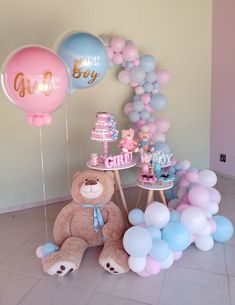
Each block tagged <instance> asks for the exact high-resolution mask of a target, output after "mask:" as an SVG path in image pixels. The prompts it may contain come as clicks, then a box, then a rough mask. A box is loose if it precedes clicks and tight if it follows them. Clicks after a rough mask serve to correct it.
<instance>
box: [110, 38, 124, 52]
mask: <svg viewBox="0 0 235 305" xmlns="http://www.w3.org/2000/svg"><path fill="white" fill-rule="evenodd" d="M110 46H111V48H112V49H113V51H114V52H121V51H122V49H123V47H124V46H125V39H124V38H123V37H113V38H112V40H111V42H110Z"/></svg>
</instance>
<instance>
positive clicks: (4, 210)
mask: <svg viewBox="0 0 235 305" xmlns="http://www.w3.org/2000/svg"><path fill="white" fill-rule="evenodd" d="M135 186H136V185H135V184H126V185H124V186H123V189H128V188H132V187H135ZM71 199H72V197H71V196H64V197H59V198H53V199H50V200H47V201H46V205H49V204H54V203H59V202H63V201H69V200H71ZM44 205H45V202H44V201H36V202H29V203H25V204H18V205H11V206H9V207H5V208H0V214H5V213H10V212H16V211H21V210H26V209H31V208H36V207H40V206H44Z"/></svg>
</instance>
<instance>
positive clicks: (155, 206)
mask: <svg viewBox="0 0 235 305" xmlns="http://www.w3.org/2000/svg"><path fill="white" fill-rule="evenodd" d="M144 220H145V224H147V225H153V226H157V227H158V228H159V229H161V228H163V227H164V226H165V225H166V224H167V223H168V222H169V220H170V212H169V209H168V208H167V207H166V206H165V205H164V204H162V203H160V202H157V201H155V202H152V203H151V204H150V205H149V206H148V207H147V209H146V210H145V213H144Z"/></svg>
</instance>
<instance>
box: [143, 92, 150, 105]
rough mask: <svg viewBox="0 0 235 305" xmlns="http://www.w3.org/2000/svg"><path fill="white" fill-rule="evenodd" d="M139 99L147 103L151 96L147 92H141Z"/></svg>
mask: <svg viewBox="0 0 235 305" xmlns="http://www.w3.org/2000/svg"><path fill="white" fill-rule="evenodd" d="M140 99H141V101H142V102H143V103H144V104H148V103H149V102H150V100H151V96H150V94H148V93H144V94H142V95H141V98H140Z"/></svg>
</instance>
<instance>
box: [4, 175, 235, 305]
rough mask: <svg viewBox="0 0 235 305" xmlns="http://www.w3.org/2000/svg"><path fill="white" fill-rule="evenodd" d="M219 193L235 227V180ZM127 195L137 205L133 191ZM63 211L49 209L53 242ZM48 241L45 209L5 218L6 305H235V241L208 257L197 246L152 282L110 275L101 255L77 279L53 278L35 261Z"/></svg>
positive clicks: (89, 259) (90, 255) (223, 183)
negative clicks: (57, 218) (39, 248)
mask: <svg viewBox="0 0 235 305" xmlns="http://www.w3.org/2000/svg"><path fill="white" fill-rule="evenodd" d="M217 188H218V189H219V191H220V192H221V193H222V202H221V204H220V212H219V214H222V215H225V216H227V217H229V218H230V219H231V220H232V222H233V223H234V224H235V180H229V179H226V178H222V177H219V183H218V186H217ZM126 195H127V198H128V203H134V202H135V200H136V196H137V193H136V192H134V191H133V189H131V190H128V191H126ZM63 205H64V204H63V203H60V204H56V205H50V206H48V207H47V214H48V228H49V235H50V238H51V230H52V226H53V220H54V218H55V216H56V214H57V213H58V211H59V210H60V209H61V208H62V207H63ZM51 240H52V239H51ZM46 241H48V238H47V236H46V233H45V222H44V211H43V208H42V207H40V208H34V209H29V210H25V211H20V212H15V213H9V214H5V215H0V244H1V247H0V305H16V304H19V305H75V304H76V305H86V304H87V305H101V304H102V305H110V304H112V305H141V304H142V305H143V304H153V305H194V304H195V305H198V304H200V305H229V304H230V305H235V259H234V258H235V237H233V238H232V239H231V240H230V241H229V242H227V243H226V244H225V245H222V244H216V245H215V247H214V248H213V249H212V250H211V251H209V252H205V253H204V252H200V251H198V250H197V249H196V248H195V247H194V246H191V247H190V248H189V249H187V250H186V251H185V252H184V254H183V257H182V259H181V260H179V261H178V262H176V263H175V264H174V266H173V267H171V268H170V269H168V270H166V271H161V273H160V274H159V275H156V276H152V277H150V278H146V279H145V278H140V277H138V276H137V275H136V274H134V273H132V272H129V273H128V274H124V275H120V276H113V275H110V274H108V273H107V272H105V271H104V270H103V269H102V268H101V267H100V266H99V264H98V255H99V251H100V249H90V250H88V251H87V252H86V254H85V257H84V259H83V262H82V265H81V267H80V269H79V270H77V271H76V272H74V273H73V274H70V275H68V276H66V277H65V278H56V277H50V276H48V275H47V274H44V273H43V271H42V268H41V265H40V261H39V259H38V258H36V256H35V249H36V248H37V246H38V245H40V244H42V243H44V242H46Z"/></svg>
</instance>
